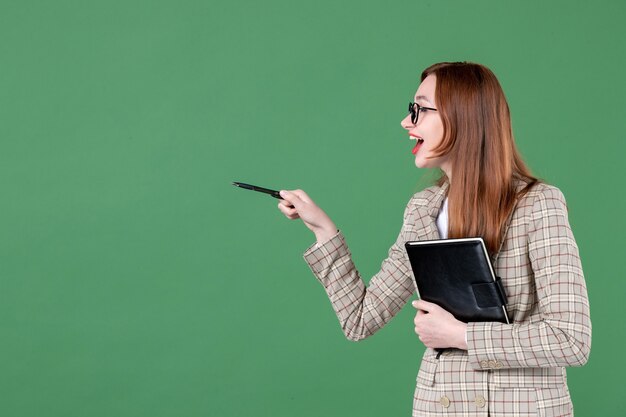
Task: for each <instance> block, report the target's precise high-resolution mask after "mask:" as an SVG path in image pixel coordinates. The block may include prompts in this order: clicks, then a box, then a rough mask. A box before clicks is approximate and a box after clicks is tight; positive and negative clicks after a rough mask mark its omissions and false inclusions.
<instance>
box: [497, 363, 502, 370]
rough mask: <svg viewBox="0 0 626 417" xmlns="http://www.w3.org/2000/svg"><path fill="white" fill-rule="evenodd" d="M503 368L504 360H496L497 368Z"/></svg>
mask: <svg viewBox="0 0 626 417" xmlns="http://www.w3.org/2000/svg"><path fill="white" fill-rule="evenodd" d="M500 368H502V362H500V361H496V369H500Z"/></svg>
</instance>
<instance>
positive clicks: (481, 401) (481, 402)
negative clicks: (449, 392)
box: [474, 395, 486, 408]
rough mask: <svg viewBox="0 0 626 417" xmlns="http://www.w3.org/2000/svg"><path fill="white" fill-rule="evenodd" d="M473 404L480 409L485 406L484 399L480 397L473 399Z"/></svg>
mask: <svg viewBox="0 0 626 417" xmlns="http://www.w3.org/2000/svg"><path fill="white" fill-rule="evenodd" d="M474 402H475V403H476V405H477V406H478V407H480V408H483V407H484V406H485V403H486V401H485V397H483V396H482V395H478V396H477V397H476V398H475V399H474Z"/></svg>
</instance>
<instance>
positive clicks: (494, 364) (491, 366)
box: [489, 361, 496, 369]
mask: <svg viewBox="0 0 626 417" xmlns="http://www.w3.org/2000/svg"><path fill="white" fill-rule="evenodd" d="M489 367H490V368H492V369H493V368H495V367H496V361H489Z"/></svg>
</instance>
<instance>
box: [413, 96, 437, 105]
mask: <svg viewBox="0 0 626 417" xmlns="http://www.w3.org/2000/svg"><path fill="white" fill-rule="evenodd" d="M417 100H424V101H425V102H427V103H428V104H431V105H432V104H433V103H432V102H431V101H430V100H428V99H427V98H426V96H415V101H417Z"/></svg>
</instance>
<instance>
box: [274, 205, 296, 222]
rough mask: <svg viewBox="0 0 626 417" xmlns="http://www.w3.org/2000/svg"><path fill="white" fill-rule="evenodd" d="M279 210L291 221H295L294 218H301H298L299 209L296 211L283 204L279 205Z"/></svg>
mask: <svg viewBox="0 0 626 417" xmlns="http://www.w3.org/2000/svg"><path fill="white" fill-rule="evenodd" d="M278 209H279V210H280V211H281V212H282V213H283V214H284V215H285V216H287V217H289V218H290V219H293V218H298V217H299V216H298V210H297V209H295V208H293V207H290V206H287V205H285V204H282V203H278ZM294 216H298V217H294Z"/></svg>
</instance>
